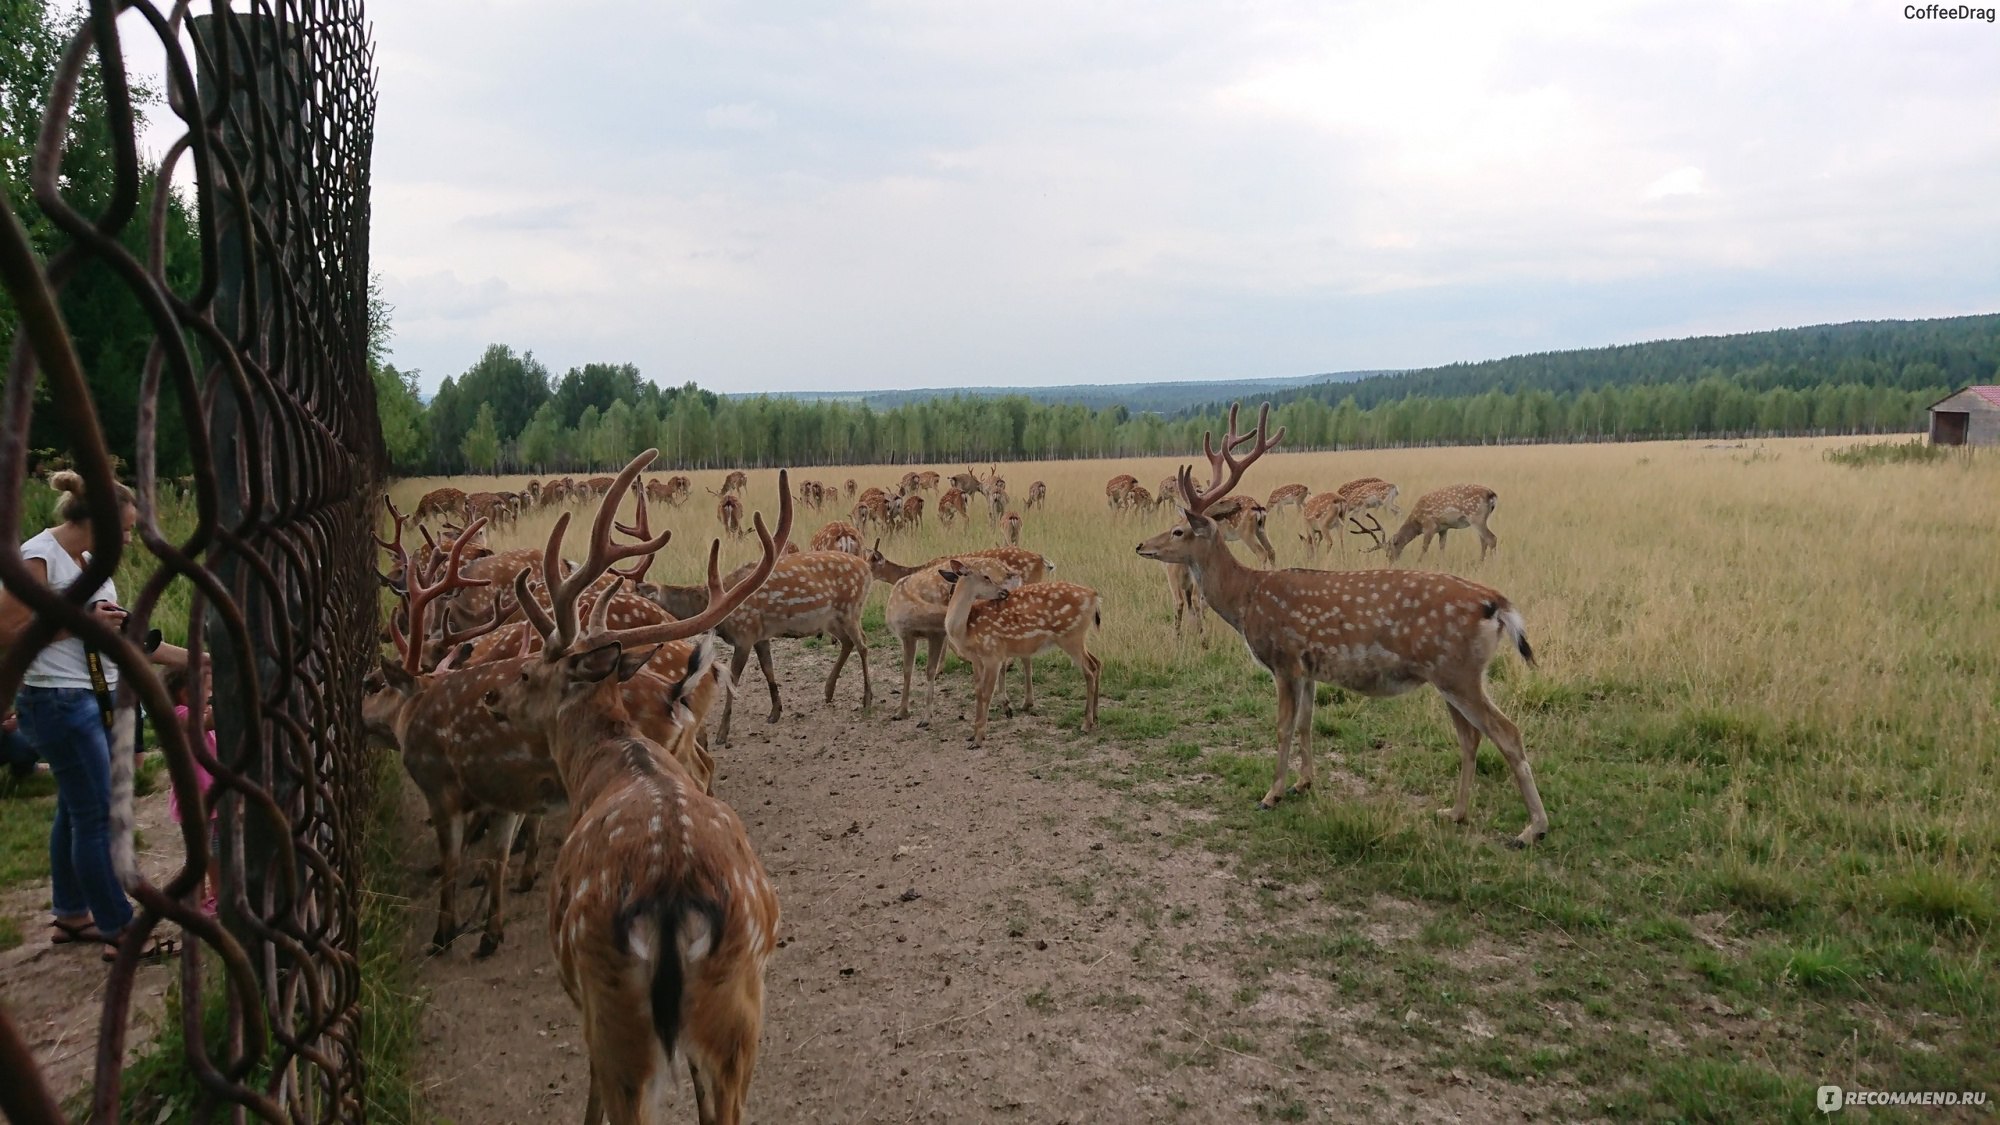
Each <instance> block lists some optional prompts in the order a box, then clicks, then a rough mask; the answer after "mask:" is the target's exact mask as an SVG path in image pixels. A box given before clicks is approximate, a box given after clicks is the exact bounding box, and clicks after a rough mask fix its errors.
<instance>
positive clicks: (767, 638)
mask: <svg viewBox="0 0 2000 1125" xmlns="http://www.w3.org/2000/svg"><path fill="white" fill-rule="evenodd" d="M786 499H787V503H789V500H790V497H789V495H788V496H787V498H786ZM741 573H742V568H739V570H738V571H737V572H733V573H732V574H731V575H730V577H731V578H732V579H735V578H737V577H739V576H740V574H741ZM869 581H870V576H869V571H868V561H867V560H866V559H864V558H861V557H860V556H858V555H850V554H847V553H845V552H842V551H808V552H805V553H802V554H796V555H784V556H782V557H780V558H779V559H778V561H777V564H776V566H775V567H774V568H773V569H772V571H771V574H770V578H769V580H768V581H767V582H765V583H764V585H763V587H762V588H761V589H759V590H758V591H756V592H755V593H754V594H752V595H750V596H749V598H747V599H746V600H744V601H743V602H742V604H741V605H740V606H738V607H737V609H736V612H734V613H731V614H730V615H729V616H728V617H726V618H724V619H723V620H722V622H721V623H720V624H719V625H717V626H716V628H715V631H716V635H718V636H720V637H721V638H722V639H723V640H725V641H728V642H729V644H730V647H731V648H732V649H734V650H735V651H734V652H733V653H732V655H731V657H730V666H729V678H730V682H731V683H736V684H740V683H741V682H742V679H743V669H744V667H745V666H746V665H747V664H748V663H749V661H750V656H751V654H752V653H753V652H754V653H755V654H756V657H757V667H758V669H759V670H760V671H762V672H763V673H764V682H765V683H766V684H767V685H768V686H769V687H770V690H771V714H770V716H769V719H768V721H769V722H773V723H775V722H777V721H778V719H779V717H780V716H781V715H783V714H784V705H783V703H782V702H781V701H780V700H779V697H778V676H777V673H776V672H775V671H773V669H772V667H771V642H772V641H773V640H775V639H777V638H780V637H817V636H830V637H832V638H833V639H834V640H835V641H837V642H838V643H839V644H840V655H839V656H837V657H835V658H834V662H833V670H832V671H831V672H829V673H827V677H826V702H827V703H832V702H833V689H834V685H836V684H838V683H839V682H840V671H841V669H842V668H845V667H846V666H847V658H848V655H849V654H850V653H852V654H855V655H857V656H858V657H859V659H860V661H861V707H862V710H864V711H866V710H867V709H868V707H869V706H870V705H871V704H872V703H873V702H874V687H873V685H872V683H871V682H870V680H869V676H868V642H867V639H866V638H865V637H864V636H863V634H862V630H861V610H862V607H863V606H864V605H865V604H866V603H867V601H868V583H869ZM639 592H640V593H641V594H643V595H645V596H646V597H648V598H651V599H652V600H654V601H655V602H657V603H658V604H659V605H661V606H662V607H664V608H665V609H666V611H667V612H668V613H671V614H673V615H675V616H676V617H693V616H696V615H697V614H699V613H701V612H702V611H703V606H704V605H705V604H706V601H705V599H707V598H708V596H709V591H708V590H707V589H706V588H704V587H701V586H673V585H663V586H641V587H639ZM734 711H735V693H734V692H732V693H730V696H729V698H727V699H725V700H724V701H723V704H722V725H721V727H720V729H718V730H717V731H716V740H717V741H719V742H721V743H724V744H725V745H726V744H727V743H728V742H729V723H730V719H731V717H732V715H733V713H734Z"/></svg>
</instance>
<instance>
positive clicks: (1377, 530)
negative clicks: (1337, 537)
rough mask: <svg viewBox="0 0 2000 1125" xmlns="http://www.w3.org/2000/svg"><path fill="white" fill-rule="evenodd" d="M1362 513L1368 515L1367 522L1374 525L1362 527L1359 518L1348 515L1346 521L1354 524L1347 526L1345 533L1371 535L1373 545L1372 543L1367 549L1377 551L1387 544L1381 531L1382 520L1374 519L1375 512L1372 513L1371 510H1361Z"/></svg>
mask: <svg viewBox="0 0 2000 1125" xmlns="http://www.w3.org/2000/svg"><path fill="white" fill-rule="evenodd" d="M1362 515H1364V516H1366V517H1368V522H1369V523H1370V524H1373V525H1374V526H1372V527H1363V526H1362V524H1361V521H1360V520H1358V519H1355V518H1354V517H1353V516H1349V517H1347V522H1348V523H1351V524H1353V525H1354V526H1353V527H1351V528H1349V529H1348V530H1347V533H1348V534H1349V535H1366V536H1370V537H1372V538H1373V539H1374V540H1375V545H1374V546H1373V547H1370V548H1368V549H1369V550H1370V551H1379V550H1381V549H1382V548H1383V547H1385V546H1387V540H1386V538H1385V537H1384V535H1383V531H1382V521H1381V520H1378V519H1376V518H1375V514H1374V513H1373V512H1363V513H1362Z"/></svg>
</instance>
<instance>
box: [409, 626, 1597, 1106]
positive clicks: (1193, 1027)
mask: <svg viewBox="0 0 2000 1125" xmlns="http://www.w3.org/2000/svg"><path fill="white" fill-rule="evenodd" d="M885 657H886V659H885ZM874 658H875V661H876V671H877V672H878V677H877V680H876V682H877V684H878V685H884V686H886V692H884V694H883V695H878V697H877V702H876V709H875V716H874V718H873V719H871V720H868V721H865V722H864V721H861V717H860V715H859V713H858V708H857V707H856V703H857V702H858V700H859V694H860V685H859V683H858V681H856V680H854V679H852V678H851V677H852V672H853V670H852V669H851V668H850V670H849V677H843V680H842V682H841V685H840V689H839V691H838V693H837V695H836V700H835V702H834V704H832V705H831V706H827V707H822V706H821V704H820V703H819V699H818V696H819V691H818V682H819V680H820V678H821V677H822V676H823V675H824V669H825V667H826V665H825V663H824V657H823V656H822V655H821V654H819V653H814V652H799V651H797V650H796V649H794V650H793V651H790V652H785V653H783V654H781V656H780V659H779V670H780V677H781V679H782V680H783V682H784V684H785V689H786V704H787V711H786V714H785V716H784V718H783V719H782V720H781V721H780V722H779V723H778V724H776V725H774V726H773V725H767V724H765V723H764V722H763V721H762V720H763V712H764V685H763V682H762V680H761V678H759V677H758V676H757V675H756V674H755V673H754V672H753V673H751V674H750V675H749V676H748V682H747V683H746V684H745V685H744V686H743V687H742V688H741V689H739V690H740V691H741V695H740V696H739V699H738V704H739V713H738V716H737V720H738V721H737V724H736V727H737V730H736V737H735V740H734V744H733V745H731V746H729V747H727V748H718V750H717V753H716V758H717V762H718V764H719V766H720V770H721V773H720V777H719V780H718V782H717V789H716V791H717V793H718V794H719V795H720V796H722V797H723V798H724V799H726V800H728V801H729V802H730V803H731V804H732V805H734V806H735V807H736V809H737V810H738V811H739V812H740V813H741V814H742V815H743V818H744V820H745V822H746V823H747V824H748V825H749V827H750V832H751V835H752V837H753V838H754V840H755V842H756V844H757V847H758V849H759V852H760V854H761V855H762V857H763V860H764V863H765V864H766V866H767V867H768V868H769V870H770V873H771V875H772V877H773V878H774V880H775V881H776V883H777V886H778V892H779V895H780V898H781V901H782V904H783V909H784V932H785V935H786V936H785V941H784V943H783V947H782V948H781V949H780V951H779V953H778V955H777V956H776V957H774V958H773V960H772V962H771V965H770V970H769V975H768V977H767V1006H766V1021H765V1026H764V1037H763V1044H762V1054H761V1056H760V1058H759V1060H758V1067H757V1074H756V1081H755V1085H754V1086H753V1088H752V1092H751V1118H752V1119H753V1120H755V1121H759V1122H791V1121H829V1122H832V1121H838V1122H877V1121H950V1122H984V1121H1008V1122H1078V1123H1081V1122H1109V1121H1154V1120H1175V1121H1191V1122H1202V1121H1245V1120H1314V1121H1379V1120H1447V1121H1449V1120H1465V1121H1498V1120H1521V1119H1523V1118H1524V1117H1526V1118H1533V1117H1539V1116H1543V1115H1544V1114H1545V1113H1546V1112H1547V1111H1548V1110H1549V1109H1550V1108H1551V1106H1552V1103H1553V1101H1554V1100H1556V1099H1557V1098H1559V1097H1560V1095H1559V1094H1558V1092H1557V1091H1554V1090H1548V1091H1533V1092H1532V1093H1530V1095H1529V1097H1530V1104H1526V1105H1524V1104H1522V1103H1523V1096H1524V1091H1523V1090H1522V1089H1521V1088H1520V1087H1509V1086H1505V1085H1502V1084H1498V1083H1495V1082H1493V1081H1492V1080H1490V1079H1487V1078H1485V1077H1484V1076H1480V1075H1466V1074H1463V1073H1445V1074H1440V1073H1436V1072H1434V1071H1433V1070H1430V1069H1428V1068H1425V1067H1423V1066H1422V1065H1420V1064H1418V1063H1417V1062H1416V1061H1415V1060H1412V1059H1406V1058H1400V1057H1397V1056H1396V1055H1394V1054H1392V1053H1389V1052H1387V1051H1385V1050H1384V1049H1382V1048H1379V1047H1377V1046H1375V1045H1374V1044H1372V1043H1371V1042H1370V1041H1369V1039H1368V1037H1367V1036H1366V1035H1365V1034H1364V1033H1362V1032H1360V1031H1359V1030H1358V1029H1357V1028H1356V1026H1355V1025H1356V1024H1357V1023H1358V1022H1360V1020H1361V1018H1362V1017H1363V1016H1364V1015H1368V1014H1372V1013H1370V1012H1369V1011H1368V1010H1367V1009H1366V1008H1365V1005H1364V1002H1360V1001H1352V1000H1344V999H1343V997H1342V994H1341V989H1340V982H1339V981H1338V980H1337V979H1336V978H1335V977H1334V976H1333V975H1331V974H1330V973H1329V974H1328V975H1325V976H1313V975H1307V974H1303V973H1296V972H1294V973H1288V974H1280V975H1278V976H1276V977H1274V978H1267V979H1264V980H1263V981H1261V982H1260V987H1259V988H1258V989H1255V990H1251V991H1250V992H1248V993H1246V992H1244V991H1242V989H1243V985H1244V984H1245V978H1244V976H1243V975H1242V973H1241V965H1242V964H1243V962H1244V960H1245V959H1246V958H1254V957H1255V950H1256V949H1257V947H1258V946H1259V944H1260V943H1262V942H1268V941H1271V940H1273V939H1279V940H1282V939H1284V938H1286V937H1288V936H1289V937H1296V936H1302V935H1309V934H1314V933H1319V934H1325V933H1332V932H1337V931H1341V930H1347V931H1352V932H1363V931H1365V932H1367V933H1368V934H1369V935H1370V936H1371V937H1372V938H1373V939H1375V940H1377V941H1382V942H1394V941H1398V940H1415V938H1414V934H1415V930H1416V926H1417V921H1416V920H1415V919H1414V918H1413V917H1412V916H1411V913H1410V911H1409V910H1408V909H1407V908H1405V907H1402V906H1401V905H1400V904H1396V903H1385V904H1382V909H1381V910H1380V911H1374V910H1371V911H1370V912H1369V914H1370V916H1369V917H1362V916H1360V915H1358V914H1356V913H1355V912H1352V911H1344V910H1336V909H1334V908H1332V907H1330V906H1324V905H1322V904H1320V903H1318V902H1316V901H1314V900H1313V895H1312V894H1311V892H1310V891H1309V890H1305V889H1296V890H1295V889H1291V888H1284V887H1278V886H1275V885H1274V884H1270V883H1263V884H1261V885H1258V884H1254V883H1252V882H1246V880H1245V878H1244V877H1243V876H1242V875H1241V874H1240V873H1239V872H1238V870H1237V864H1236V862H1235V861H1234V860H1232V859H1229V858H1227V857H1223V856H1219V855H1217V854H1214V853H1211V852H1209V851H1208V850H1206V849H1205V848H1203V847H1202V846H1200V845H1198V844H1195V843H1192V842H1190V841H1188V840H1186V839H1184V838H1183V837H1182V836H1181V834H1180V833H1179V832H1178V831H1177V824H1176V822H1175V819H1174V815H1175V814H1174V813H1173V812H1172V811H1171V810H1170V809H1168V808H1164V807H1149V806H1148V805H1146V804H1144V803H1142V802H1140V801H1137V800H1134V799H1131V798H1128V797H1125V796H1123V795H1120V794H1117V793H1114V792H1111V791H1108V790H1106V789H1104V788H1103V787H1101V786H1099V785H1096V784H1091V783H1080V782H1076V781H1067V782H1064V781H1058V780H1054V779H1052V778H1051V777H1049V776H1048V775H1049V774H1050V773H1051V772H1053V771H1051V769H1050V766H1051V765H1052V763H1054V762H1055V761H1056V760H1057V759H1056V757H1055V755H1053V754H1052V753H1051V748H1055V747H1063V746H1066V745H1075V744H1076V740H1077V739H1078V738H1079V736H1078V735H1077V733H1076V732H1075V731H1073V730H1065V729H1062V728H1059V727H1057V726H1056V725H1055V724H1054V723H1053V722H1051V721H1050V720H1049V718H1048V717H1047V716H1046V715H1037V716H1016V717H1015V718H1014V719H1012V720H1007V719H1003V718H998V717H997V716H996V721H995V726H994V728H993V729H992V730H991V731H990V732H989V735H988V741H987V746H986V748H985V749H984V751H982V752H974V751H972V750H971V749H970V748H969V746H968V745H967V743H966V742H965V740H964V735H965V733H966V731H967V730H968V729H969V725H968V724H967V723H965V722H962V721H961V720H960V719H959V717H958V713H959V709H960V707H961V705H962V704H964V703H968V702H969V695H970V691H969V685H967V684H966V683H965V681H964V678H963V673H962V672H960V673H959V674H958V675H956V676H954V675H952V674H950V673H947V675H946V677H945V678H944V679H943V680H942V681H940V688H941V691H945V692H947V693H948V694H945V695H942V696H941V697H940V703H939V709H938V714H939V722H938V726H937V728H936V729H935V730H924V729H919V728H917V727H916V726H915V725H914V723H913V722H890V721H888V719H887V716H888V715H889V714H890V713H892V712H893V710H894V705H895V693H896V690H897V687H896V683H895V680H896V679H900V677H899V676H894V673H895V660H896V654H894V653H889V652H883V651H882V650H880V649H878V650H877V651H876V653H875V654H874ZM892 677H894V678H892ZM917 690H918V691H920V692H921V691H922V686H921V679H919V684H918V689H917ZM884 695H886V700H885V699H884ZM1088 749H1089V752H1090V753H1091V754H1092V755H1093V756H1100V755H1101V756H1115V755H1116V754H1117V753H1118V751H1117V749H1116V747H1114V746H1112V745H1110V744H1104V745H1102V746H1099V745H1096V744H1088ZM407 820H408V824H409V831H410V833H411V839H412V840H418V839H421V840H425V841H428V840H429V839H431V837H430V834H429V832H428V831H427V830H426V829H425V828H424V827H423V824H422V807H421V805H420V804H418V803H416V801H415V800H414V797H412V800H411V802H410V805H409V814H408V818H407ZM550 835H551V836H552V837H553V836H554V835H555V826H551V827H550ZM434 859H435V857H434V855H433V853H432V848H431V847H430V846H429V845H428V844H425V845H422V846H418V847H414V848H412V855H411V859H410V863H411V866H412V871H413V872H415V871H418V870H420V869H421V868H422V867H424V866H427V865H429V864H431V863H433V862H434ZM542 862H543V865H544V867H545V866H546V864H547V863H548V852H547V849H545V854H544V858H543V861H542ZM419 882H420V883H421V880H420V881H419ZM425 894H427V892H419V898H418V901H417V902H416V903H415V904H414V905H413V910H415V911H417V912H418V914H419V915H421V916H420V917H418V918H417V919H416V920H415V922H414V924H413V925H412V927H411V930H412V935H413V945H412V955H413V956H415V955H417V945H416V944H415V943H417V942H420V941H421V940H422V937H423V936H424V935H428V934H429V932H430V928H431V927H430V919H429V917H428V911H429V909H430V907H429V902H430V900H429V899H428V898H427V897H423V896H424V895H425ZM475 897H476V896H475V895H472V894H470V893H468V895H467V901H466V903H465V904H464V905H463V906H462V907H461V909H462V910H464V909H469V908H472V907H474V906H476V905H477V904H476V903H474V902H472V901H471V900H472V899H473V898H475ZM1274 903H1276V904H1277V905H1275V906H1274ZM545 910H546V899H545V897H544V892H543V890H542V888H541V887H539V886H538V887H537V888H536V890H535V891H533V892H531V893H529V894H526V895H519V896H515V897H513V898H512V899H511V909H510V911H509V919H508V921H509V925H508V932H507V941H506V944H505V945H504V946H503V947H502V949H501V950H500V952H499V953H497V954H496V955H495V956H494V957H492V958H491V959H488V960H485V961H478V960H474V959H473V957H472V950H473V948H474V946H475V945H476V944H477V938H476V936H474V937H468V938H464V939H461V940H460V942H459V943H458V944H457V945H456V946H454V948H453V949H451V950H450V951H449V952H447V953H446V954H444V955H442V956H440V957H438V958H436V959H433V960H431V961H430V962H428V963H427V965H426V966H425V968H424V970H423V972H422V977H423V980H424V982H425V984H426V985H427V986H428V987H429V988H430V989H431V996H430V1000H429V1003H428V1005H427V1007H426V1020H425V1024H424V1027H423V1039H424V1044H425V1046H424V1051H425V1057H424V1060H423V1063H422V1070H423V1072H424V1075H425V1079H424V1081H425V1085H426V1087H427V1092H428V1094H427V1096H428V1099H429V1103H430V1105H431V1107H432V1108H433V1110H435V1111H436V1112H437V1113H438V1114H439V1115H440V1116H441V1117H444V1118H447V1119H449V1120H451V1121H455V1122H459V1123H463V1125H469V1123H474V1122H503V1121H524V1122H527V1121H565V1122H567V1121H572V1120H574V1119H575V1117H576V1115H577V1114H578V1113H579V1112H581V1106H582V1103H583V1100H584V1097H585V1082H586V1075H587V1064H586V1060H585V1058H584V1055H583V1051H582V1043H581V1037H580V1034H579V1031H578V1021H577V1018H576V1014H575V1012H574V1011H573V1010H572V1008H571V1006H570V1003H569V1001H568V999H567V997H565V996H564V994H563V991H562V988H561V985H560V984H559V983H558V981H557V979H556V976H555V972H554V968H553V961H552V957H551V955H550V952H549V948H548V943H547V937H546V933H545V922H544V918H545ZM1246 995H1248V996H1254V999H1251V1000H1248V1001H1247V1002H1246V1001H1245V1000H1244V999H1243V997H1245V996H1246ZM1391 1018H1393V1016H1392V1017H1391ZM1454 1033H1456V1032H1454ZM1472 1033H1475V1034H1476V1033H1477V1029H1476V1028H1474V1029H1472ZM1534 1095H1542V1096H1534ZM681 1096H682V1098H683V1099H684V1101H683V1102H682V1104H683V1105H685V1107H686V1108H687V1112H688V1115H689V1119H690V1120H692V1115H693V1108H692V1099H691V1096H689V1095H688V1094H687V1090H686V1086H685V1081H684V1080H683V1083H682V1090H681Z"/></svg>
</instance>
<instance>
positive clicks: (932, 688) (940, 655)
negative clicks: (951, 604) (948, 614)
mask: <svg viewBox="0 0 2000 1125" xmlns="http://www.w3.org/2000/svg"><path fill="white" fill-rule="evenodd" d="M943 671H944V634H942V633H932V634H931V635H930V636H928V637H925V638H924V718H923V721H922V722H920V723H918V724H917V725H918V726H920V727H927V726H930V725H931V720H932V719H933V718H935V717H936V716H937V682H938V675H939V673H941V672H943Z"/></svg>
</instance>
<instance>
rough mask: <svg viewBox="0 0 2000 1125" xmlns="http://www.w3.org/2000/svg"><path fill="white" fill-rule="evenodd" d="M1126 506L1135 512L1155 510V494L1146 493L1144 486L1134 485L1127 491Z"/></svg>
mask: <svg viewBox="0 0 2000 1125" xmlns="http://www.w3.org/2000/svg"><path fill="white" fill-rule="evenodd" d="M1125 505H1126V506H1127V507H1129V508H1131V509H1132V510H1133V511H1135V512H1150V511H1152V510H1153V494H1152V493H1150V492H1147V491H1146V486H1145V485H1143V484H1136V483H1135V484H1134V485H1132V487H1130V488H1128V489H1126V490H1125Z"/></svg>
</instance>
